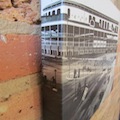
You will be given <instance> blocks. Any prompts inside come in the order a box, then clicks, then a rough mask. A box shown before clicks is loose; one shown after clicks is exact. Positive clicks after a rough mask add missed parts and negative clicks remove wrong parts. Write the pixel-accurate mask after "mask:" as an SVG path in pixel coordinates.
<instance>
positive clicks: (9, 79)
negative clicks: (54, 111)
mask: <svg viewBox="0 0 120 120" xmlns="http://www.w3.org/2000/svg"><path fill="white" fill-rule="evenodd" d="M0 26H1V27H0V120H41V119H42V114H41V113H42V109H41V105H42V104H41V76H40V75H41V40H40V2H39V0H13V1H11V0H6V1H3V0H2V1H0Z"/></svg>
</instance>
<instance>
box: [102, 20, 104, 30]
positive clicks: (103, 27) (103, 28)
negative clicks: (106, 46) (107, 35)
mask: <svg viewBox="0 0 120 120" xmlns="http://www.w3.org/2000/svg"><path fill="white" fill-rule="evenodd" d="M102 23H103V24H102V28H103V29H104V21H103V22H102Z"/></svg>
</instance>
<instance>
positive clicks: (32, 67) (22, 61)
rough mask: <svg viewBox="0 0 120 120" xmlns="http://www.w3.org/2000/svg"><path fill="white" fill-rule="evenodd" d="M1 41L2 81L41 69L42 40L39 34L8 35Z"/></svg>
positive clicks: (0, 62)
mask: <svg viewBox="0 0 120 120" xmlns="http://www.w3.org/2000/svg"><path fill="white" fill-rule="evenodd" d="M6 37H7V43H4V42H2V41H0V53H1V55H0V65H1V67H0V81H1V82H2V81H3V80H4V81H5V80H9V79H14V78H18V77H21V76H25V75H28V74H32V73H36V72H39V71H40V65H41V40H40V37H39V36H37V35H7V36H6Z"/></svg>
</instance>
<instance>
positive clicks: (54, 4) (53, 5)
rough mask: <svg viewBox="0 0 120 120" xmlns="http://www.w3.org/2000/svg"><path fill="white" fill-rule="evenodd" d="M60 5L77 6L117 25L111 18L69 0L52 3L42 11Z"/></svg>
mask: <svg viewBox="0 0 120 120" xmlns="http://www.w3.org/2000/svg"><path fill="white" fill-rule="evenodd" d="M62 3H63V4H64V3H71V4H73V5H76V6H78V7H82V8H84V9H85V10H86V11H88V10H89V12H91V13H93V14H99V16H101V17H102V18H104V19H109V20H110V21H112V22H115V23H116V24H118V23H119V22H118V21H117V20H114V19H113V18H111V17H109V16H107V15H104V14H103V13H101V12H99V11H97V10H94V9H92V8H90V7H88V6H86V5H83V4H81V3H78V2H74V1H71V0H59V1H56V2H54V3H52V4H49V5H48V6H46V7H45V8H44V9H43V11H45V10H48V9H50V8H52V7H55V6H56V5H60V4H62Z"/></svg>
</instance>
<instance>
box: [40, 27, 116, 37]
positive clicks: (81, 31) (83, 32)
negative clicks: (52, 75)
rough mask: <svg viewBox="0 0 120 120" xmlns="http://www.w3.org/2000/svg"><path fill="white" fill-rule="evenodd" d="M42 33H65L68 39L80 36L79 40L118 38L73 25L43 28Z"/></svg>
mask: <svg viewBox="0 0 120 120" xmlns="http://www.w3.org/2000/svg"><path fill="white" fill-rule="evenodd" d="M41 31H42V32H44V33H47V32H50V33H51V34H54V33H56V34H57V33H58V34H59V33H65V34H66V35H67V36H68V37H69V36H71V37H73V36H74V37H77V36H78V38H80V37H85V36H86V37H87V36H88V38H90V37H91V36H92V35H94V36H97V37H105V38H107V36H113V37H117V35H112V34H107V33H105V32H99V31H95V30H92V29H86V28H80V27H76V26H71V25H53V26H46V27H42V29H41ZM84 39H85V38H84Z"/></svg>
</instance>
